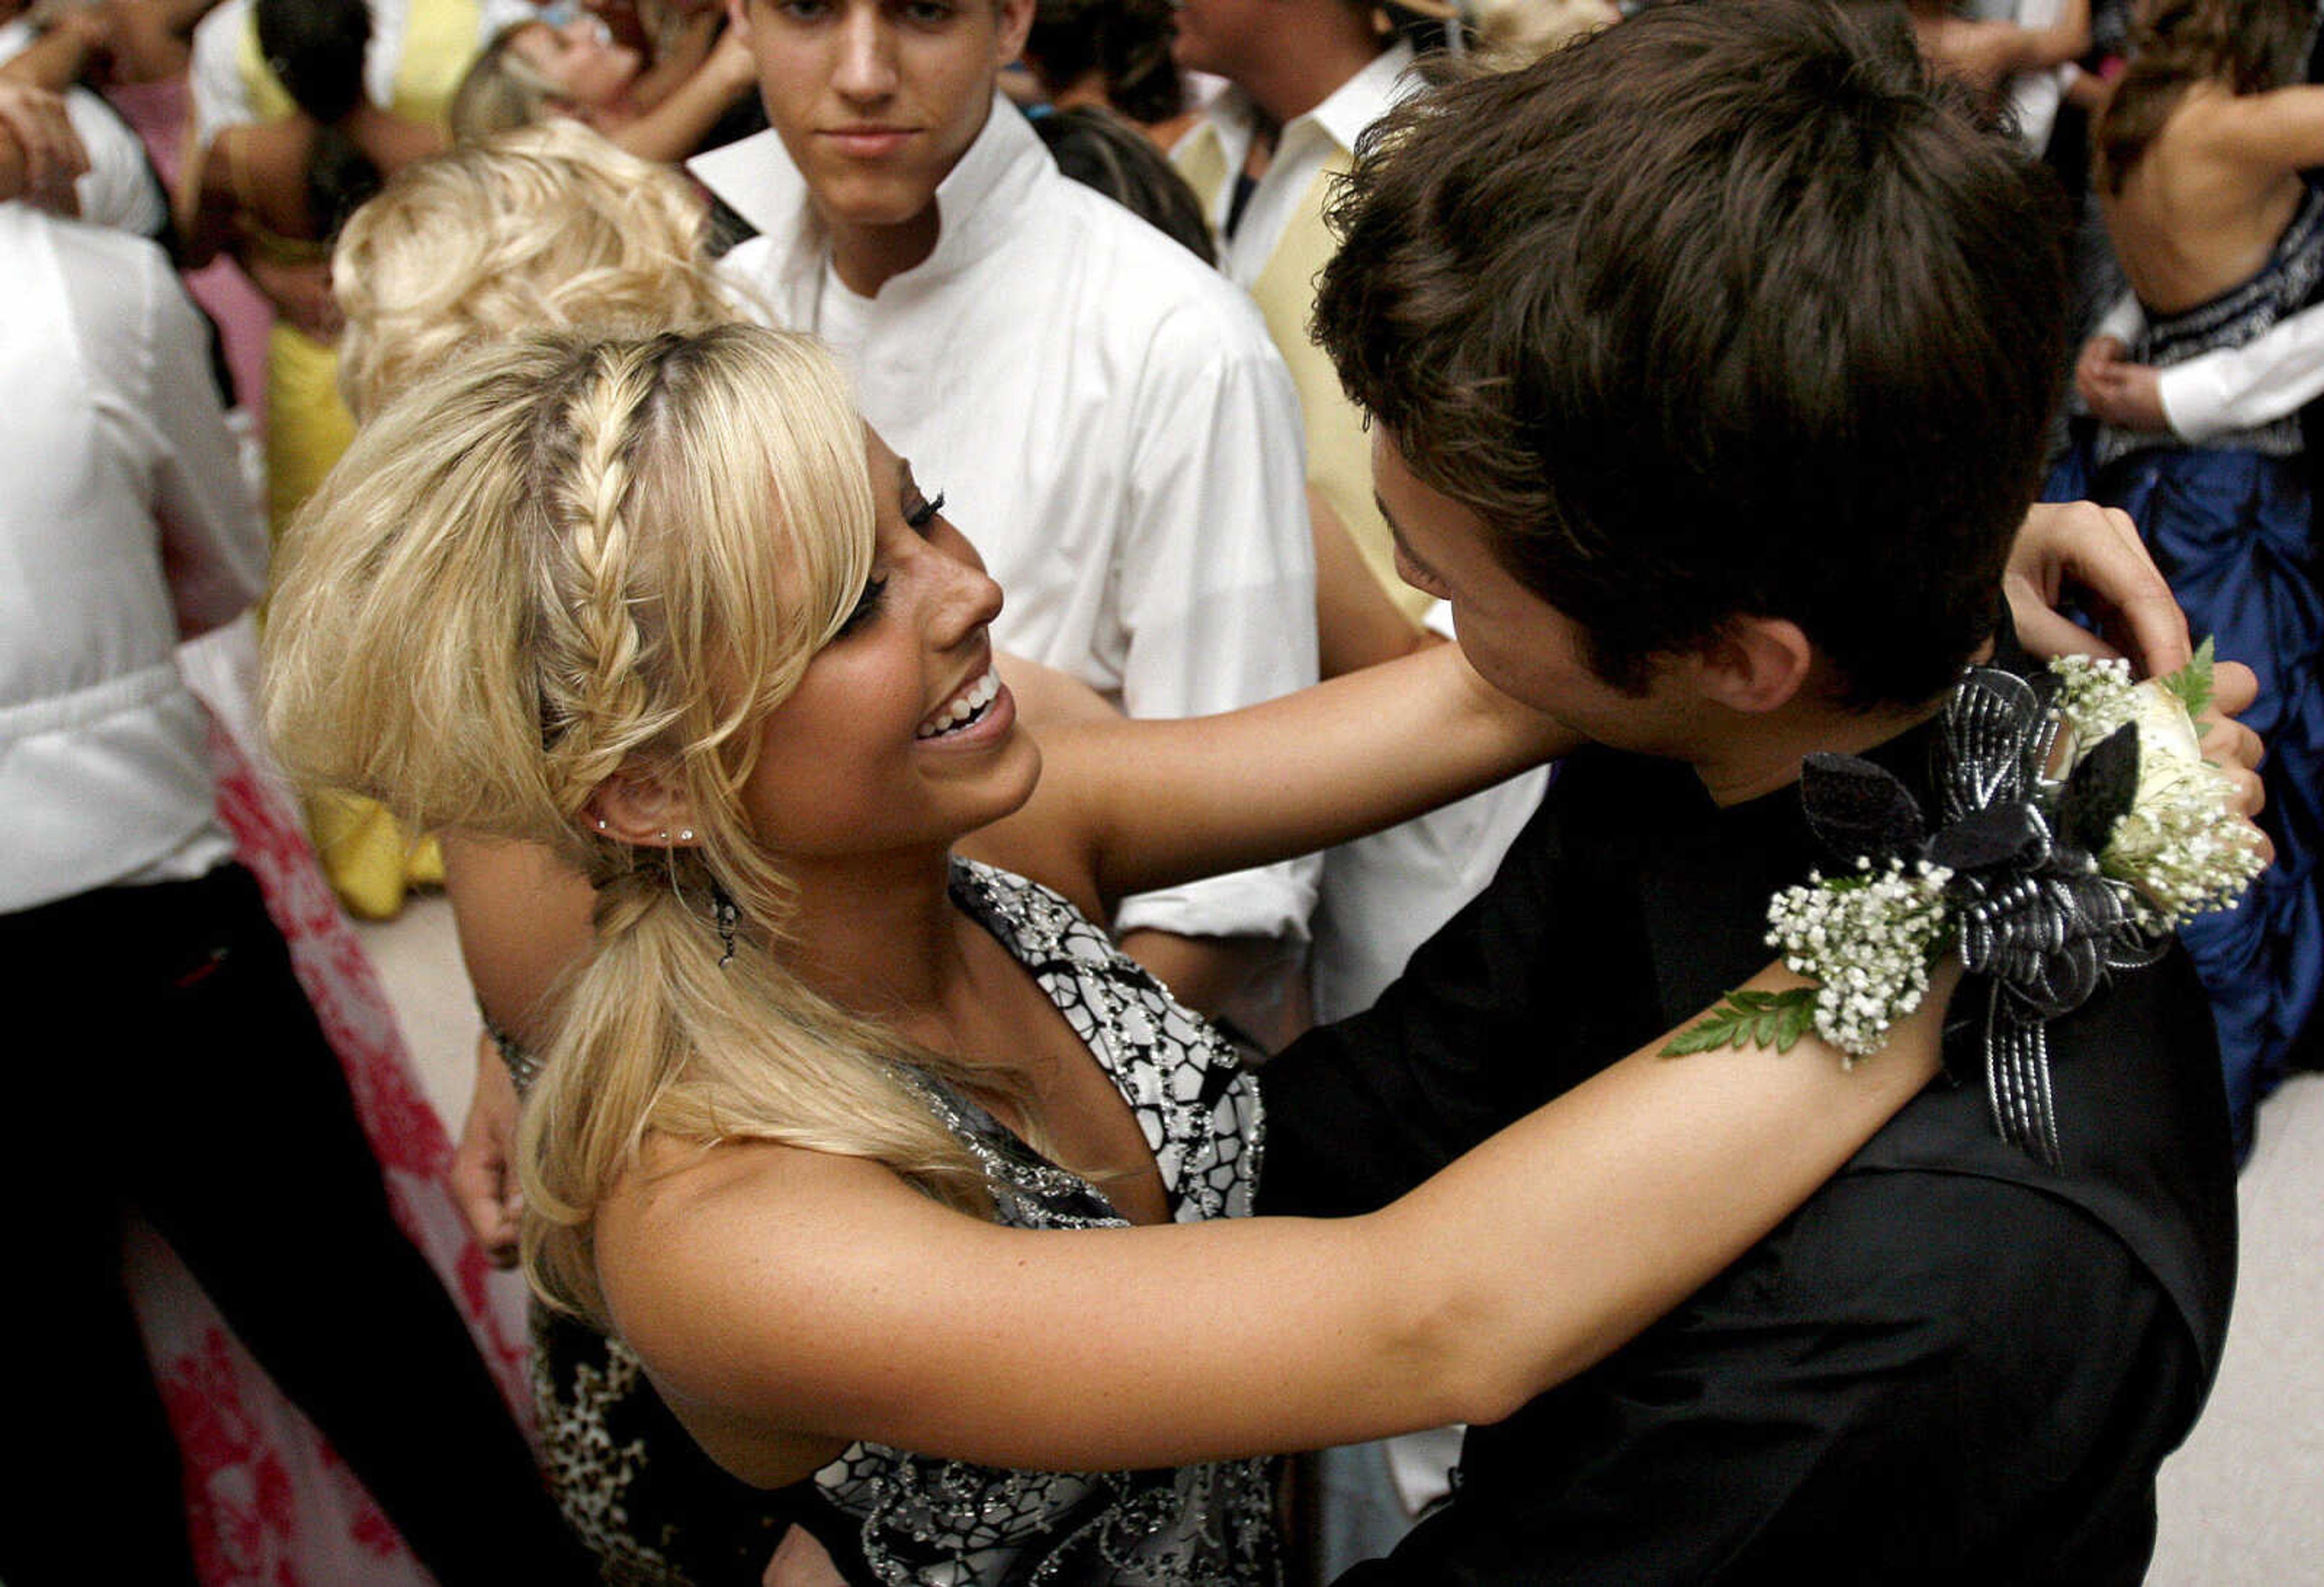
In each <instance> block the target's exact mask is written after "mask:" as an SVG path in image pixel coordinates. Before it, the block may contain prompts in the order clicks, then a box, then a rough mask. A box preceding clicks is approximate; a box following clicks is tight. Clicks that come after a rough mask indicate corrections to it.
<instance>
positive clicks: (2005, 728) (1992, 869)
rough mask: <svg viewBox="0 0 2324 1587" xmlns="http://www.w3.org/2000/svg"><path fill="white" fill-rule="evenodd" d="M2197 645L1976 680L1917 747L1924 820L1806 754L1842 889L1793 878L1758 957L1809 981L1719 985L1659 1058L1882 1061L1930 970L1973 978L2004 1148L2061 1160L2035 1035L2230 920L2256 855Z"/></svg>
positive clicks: (1900, 795) (1971, 677) (1803, 780)
mask: <svg viewBox="0 0 2324 1587" xmlns="http://www.w3.org/2000/svg"><path fill="white" fill-rule="evenodd" d="M2210 678H2211V646H2210V643H2209V641H2208V640H2207V641H2205V643H2204V645H2203V647H2202V648H2201V649H2200V650H2199V652H2198V653H2197V655H2196V657H2195V659H2194V661H2192V662H2191V663H2190V664H2189V665H2187V666H2186V667H2184V668H2182V669H2181V670H2180V671H2179V672H2177V673H2174V674H2172V675H2171V676H2170V677H2168V678H2160V679H2150V680H2148V681H2147V682H2145V683H2132V682H2131V679H2130V669H2129V666H2128V665H2127V664H2126V663H2124V662H2120V661H2096V660H2092V659H2090V658H2089V657H2087V656H2064V657H2061V658H2059V659H2058V660H2055V661H2052V663H2051V664H2050V668H2049V671H2048V672H2047V673H2046V674H2041V675H2039V676H2036V677H2035V678H2033V679H2031V680H2028V679H2024V678H2020V677H2018V676H2017V675H2016V674H2013V673H2006V672H1998V671H1995V670H1992V669H1990V668H1984V667H1977V668H1972V669H1970V670H1969V673H1968V674H1966V675H1965V676H1964V677H1963V678H1962V680H1961V682H1960V684H1959V685H1958V686H1957V687H1956V688H1955V689H1954V691H1953V693H1952V694H1951V695H1950V697H1949V698H1948V699H1947V701H1946V702H1945V705H1944V708H1943V711H1942V712H1941V718H1940V722H1939V731H1938V733H1937V736H1936V739H1935V742H1934V745H1933V748H1932V756H1933V758H1934V761H1935V764H1934V766H1933V767H1932V771H1933V774H1934V775H1933V777H1932V786H1933V788H1934V790H1935V792H1936V795H1937V797H1938V799H1939V800H1940V801H1941V806H1942V808H1941V810H1940V812H1938V816H1937V819H1936V820H1935V821H1933V822H1932V821H1930V820H1929V819H1928V817H1927V816H1926V815H1925V814H1924V813H1923V811H1922V810H1921V808H1920V805H1919V803H1917V802H1916V801H1915V800H1914V797H1913V794H1912V793H1911V792H1910V790H1908V789H1907V788H1906V787H1905V785H1904V784H1903V783H1902V782H1901V781H1899V780H1898V779H1897V778H1896V777H1895V776H1894V775H1890V774H1889V773H1888V772H1887V771H1886V770H1885V769H1884V768H1882V767H1880V766H1875V765H1874V764H1872V763H1871V762H1870V761H1867V760H1863V759H1860V758H1858V757H1854V756H1846V755H1812V756H1810V757H1808V758H1807V760H1806V762H1805V763H1804V765H1803V766H1802V768H1801V776H1800V798H1801V803H1802V805H1803V808H1804V810H1805V812H1806V814H1807V819H1808V823H1809V826H1810V828H1811V829H1812V830H1813V832H1814V833H1815V835H1816V837H1817V839H1818V840H1819V841H1820V842H1821V843H1822V844H1823V846H1824V847H1825V848H1826V849H1828V850H1829V851H1830V852H1831V853H1832V854H1834V855H1836V856H1840V857H1843V862H1845V860H1846V859H1848V858H1852V860H1853V864H1852V866H1851V867H1849V868H1848V869H1845V870H1842V871H1840V873H1839V874H1837V875H1833V876H1825V875H1823V874H1822V873H1821V872H1811V873H1809V876H1808V880H1807V883H1806V885H1803V886H1797V887H1787V888H1785V889H1784V890H1783V891H1782V892H1781V893H1778V894H1776V895H1775V898H1774V899H1773V900H1772V901H1771V902H1770V904H1769V905H1768V909H1767V921H1768V928H1769V930H1768V936H1767V941H1768V944H1769V946H1771V947H1775V948H1778V949H1781V950H1782V951H1783V956H1784V964H1785V965H1786V966H1787V967H1789V968H1791V969H1792V970H1794V971H1795V972H1796V973H1798V974H1800V975H1803V976H1806V977H1810V978H1811V979H1812V980H1813V981H1814V982H1815V983H1816V984H1815V985H1814V986H1803V987H1800V988H1797V989H1795V990H1794V991H1789V992H1748V991H1747V992H1734V993H1730V994H1729V995H1728V996H1727V998H1726V999H1725V1000H1724V1001H1722V1002H1721V1003H1720V1005H1719V1006H1718V1007H1717V1008H1716V1009H1714V1010H1712V1011H1711V1013H1710V1014H1707V1015H1705V1016H1704V1017H1703V1018H1702V1019H1701V1021H1700V1022H1698V1023H1695V1024H1693V1025H1692V1026H1690V1027H1688V1029H1687V1030H1685V1031H1684V1032H1681V1033H1680V1035H1678V1036H1677V1037H1676V1038H1675V1039H1674V1040H1673V1041H1672V1042H1671V1044H1670V1045H1669V1046H1668V1047H1667V1048H1665V1053H1667V1054H1669V1055H1672V1056H1677V1055H1682V1054H1685V1053H1690V1052H1703V1051H1708V1050H1711V1049H1714V1048H1720V1047H1729V1046H1733V1047H1741V1046H1746V1045H1757V1046H1772V1047H1775V1048H1776V1049H1777V1050H1789V1049H1790V1048H1791V1046H1792V1045H1793V1044H1794V1042H1796V1041H1798V1040H1799V1039H1800V1037H1801V1036H1802V1035H1803V1034H1805V1033H1806V1032H1807V1031H1808V1030H1809V1029H1811V1028H1812V1029H1813V1030H1814V1031H1815V1032H1817V1034H1819V1035H1821V1037H1823V1039H1824V1040H1825V1041H1830V1042H1831V1044H1832V1045H1833V1046H1835V1047H1838V1048H1839V1049H1840V1050H1841V1051H1842V1052H1843V1053H1845V1054H1847V1055H1848V1061H1849V1062H1851V1063H1852V1062H1853V1061H1854V1060H1856V1059H1858V1058H1862V1057H1865V1056H1867V1055H1868V1054H1870V1053H1873V1052H1876V1051H1877V1050H1879V1049H1880V1047H1881V1046H1882V1045H1883V1044H1884V1043H1885V1041H1886V1039H1887V1033H1888V1029H1889V1027H1890V1026H1891V1025H1892V1024H1894V1023H1895V1022H1896V1021H1897V1020H1900V1019H1902V1018H1904V1016H1905V1015H1907V1014H1911V1013H1912V1012H1913V1010H1914V1008H1916V1007H1918V1006H1919V1004H1920V1001H1921V998H1922V997H1923V995H1924V994H1925V993H1926V992H1927V990H1928V986H1929V970H1930V967H1931V966H1932V965H1933V964H1935V963H1936V962H1937V959H1938V956H1939V955H1941V954H1944V953H1948V952H1957V953H1959V954H1960V960H1961V963H1962V966H1963V967H1964V968H1966V969H1968V970H1969V972H1970V973H1971V974H1973V975H1978V976H1982V977H1986V979H1987V986H1988V995H1987V1008H1986V1016H1985V1032H1984V1047H1985V1079H1986V1093H1987V1099H1988V1101H1989V1102H1990V1104H1991V1106H1992V1111H1993V1120H1994V1124H1995V1127H1996V1128H1997V1130H1998V1131H1999V1132H2000V1133H2001V1135H2002V1137H2003V1138H2004V1139H2005V1140H2007V1141H2009V1142H2013V1143H2015V1144H2016V1145H2018V1146H2021V1147H2024V1149H2025V1150H2027V1151H2031V1152H2033V1154H2034V1155H2035V1156H2037V1157H2039V1158H2041V1159H2042V1160H2043V1161H2045V1162H2049V1163H2051V1164H2053V1165H2054V1164H2055V1163H2056V1162H2057V1161H2058V1160H2059V1157H2058V1133H2057V1120H2056V1116H2055V1113H2054V1111H2053V1109H2052V1103H2051V1096H2050V1063H2049V1047H2048V1041H2047V1039H2046V1038H2045V1036H2044V1034H2043V1027H2044V1025H2046V1024H2047V1023H2048V1022H2049V1021H2051V1020H2052V1019H2055V1018H2057V1017H2058V1016H2059V1015H2061V1014H2068V1013H2070V1012H2071V1011H2073V1010H2074V1009H2077V1008H2079V1007H2080V1006H2081V1005H2082V1004H2083V1003H2084V1002H2085V1001H2087V1000H2088V999H2089V996H2090V995H2091V994H2092V993H2093V992H2095V991H2097V990H2098V987H2099V986H2102V985H2103V984H2104V983H2105V981H2106V979H2107V976H2108V975H2109V974H2111V973H2113V972H2116V971H2120V970H2128V969H2135V968H2139V967H2141V966H2144V965H2148V964H2152V963H2153V961H2154V960H2155V959H2159V958H2160V957H2161V956H2162V954H2163V949H2165V947H2167V946H2168V944H2169V941H2170V937H2171V932H2172V931H2173V930H2174V929H2175V928H2176V927H2177V926H2178V925H2179V924H2180V922H2182V921H2185V920H2187V919H2188V918H2190V916H2193V915H2197V914H2201V913H2206V912H2208V911H2211V910H2218V909H2231V908H2233V907H2234V906H2235V904H2236V902H2237V901H2238V900H2239V899H2240V898H2241V897H2242V896H2243V894H2244V892H2245V890H2246V888H2248V887H2249V886H2250V885H2251V882H2252V879H2253V878H2254V877H2255V876H2257V875H2258V874H2259V872H2260V870H2261V868H2262V867H2263V865H2264V861H2263V860H2262V859H2261V858H2260V857H2259V855H2258V853H2257V852H2256V851H2255V849H2254V847H2253V845H2252V844H2251V842H2250V840H2249V834H2248V833H2247V832H2246V830H2245V829H2244V827H2243V824H2242V822H2241V821H2239V820H2238V819H2237V818H2236V815H2235V814H2234V812H2233V810H2232V808H2231V806H2232V795H2233V789H2232V786H2231V784H2229V782H2228V780H2227V776H2226V775H2225V774H2224V773H2222V772H2221V771H2220V770H2219V769H2218V767H2216V766H2211V765H2209V763H2208V762H2206V761H2205V760H2204V759H2203V757H2202V754H2201V752H2200V750H2199V748H2197V735H2196V731H2195V727H2194V721H2193V718H2194V717H2195V715H2196V714H2197V713H2199V712H2200V711H2202V710H2203V709H2204V708H2205V706H2207V705H2208V704H2209V700H2210Z"/></svg>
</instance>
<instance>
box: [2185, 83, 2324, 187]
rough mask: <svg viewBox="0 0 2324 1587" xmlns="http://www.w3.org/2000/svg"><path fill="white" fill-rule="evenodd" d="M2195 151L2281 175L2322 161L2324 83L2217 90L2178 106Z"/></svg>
mask: <svg viewBox="0 0 2324 1587" xmlns="http://www.w3.org/2000/svg"><path fill="white" fill-rule="evenodd" d="M2176 115H2177V117H2178V118H2180V119H2181V120H2183V121H2184V123H2185V127H2184V133H2185V135H2188V137H2189V140H2190V143H2191V145H2192V146H2193V148H2194V149H2195V150H2196V151H2200V152H2201V153H2203V154H2205V155H2208V156H2209V157H2210V158H2211V159H2214V160H2218V161H2221V162H2223V163H2226V164H2229V165H2235V166H2241V167H2245V168H2247V169H2250V170H2256V171H2258V172H2260V173H2262V174H2265V175H2271V176H2278V175H2288V174H2290V173H2292V172H2294V171H2301V170H2310V169H2311V168H2313V167H2315V166H2319V165H2324V87H2306V86H2301V87H2291V88H2276V89H2273V90H2271V91H2270V92H2268V93H2265V94H2233V95H2230V94H2225V93H2221V94H2214V95H2209V96H2204V97H2202V98H2199V99H2192V98H2191V96H2190V102H2189V103H2186V104H2183V105H2181V108H2180V109H2179V110H2178V111H2177V112H2176Z"/></svg>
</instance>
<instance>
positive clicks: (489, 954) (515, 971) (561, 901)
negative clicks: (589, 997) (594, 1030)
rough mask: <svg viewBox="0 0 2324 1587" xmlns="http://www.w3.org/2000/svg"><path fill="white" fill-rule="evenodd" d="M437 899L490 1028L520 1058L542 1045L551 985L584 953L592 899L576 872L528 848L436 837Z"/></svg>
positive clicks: (460, 835) (467, 836)
mask: <svg viewBox="0 0 2324 1587" xmlns="http://www.w3.org/2000/svg"><path fill="white" fill-rule="evenodd" d="M437 837H438V840H439V841H440V842H441V843H442V844H443V846H444V892H445V894H446V895H447V897H449V898H450V899H451V901H452V922H453V925H454V927H455V929H456V930H457V931H458V933H459V938H460V959H461V962H462V963H464V964H465V965H466V967H467V971H468V984H469V985H470V986H473V987H475V992H476V1001H477V1003H478V1004H481V1005H483V1008H484V1014H485V1016H486V1017H487V1018H489V1019H490V1020H491V1021H492V1022H493V1024H495V1025H497V1026H498V1027H499V1028H500V1029H502V1030H503V1031H505V1032H508V1033H509V1034H510V1035H511V1036H512V1037H514V1038H515V1039H516V1041H518V1043H519V1044H520V1045H521V1046H522V1047H523V1048H524V1049H525V1050H527V1051H530V1052H536V1053H537V1052H540V1051H542V1050H545V1049H546V1048H547V1046H548V1043H549V1023H548V1018H549V1009H550V997H551V995H552V993H553V991H554V989H555V987H556V986H557V982H558V977H560V976H562V975H563V974H564V973H565V972H566V970H567V969H568V968H571V967H572V966H574V965H576V964H578V963H579V962H580V960H581V956H582V954H583V953H584V952H585V951H586V949H587V948H588V946H589V937H590V931H591V925H590V917H591V912H592V911H593V910H595V907H596V901H597V894H596V893H595V890H594V889H592V888H591V887H590V885H589V884H588V882H587V880H586V878H584V877H583V876H582V875H581V873H580V872H578V871H576V870H575V869H573V867H570V866H568V865H567V864H566V863H565V862H564V861H562V860H560V859H558V858H557V856H556V855H554V854H552V853H551V852H549V850H548V849H544V848H541V847H540V846H539V845H538V844H533V843H516V842H510V841H507V840H504V839H485V838H479V837H477V836H475V834H473V833H468V832H439V833H438V834H437Z"/></svg>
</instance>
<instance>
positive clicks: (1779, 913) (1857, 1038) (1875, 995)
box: [1767, 859, 1952, 1060]
mask: <svg viewBox="0 0 2324 1587" xmlns="http://www.w3.org/2000/svg"><path fill="white" fill-rule="evenodd" d="M1856 863H1857V874H1856V875H1854V876H1836V877H1833V878H1831V879H1830V880H1826V879H1825V878H1824V877H1823V876H1821V874H1819V873H1815V872H1810V873H1809V876H1808V880H1807V885H1804V886H1799V887H1786V888H1784V890H1783V891H1782V892H1780V893H1778V894H1775V898H1774V899H1773V900H1771V901H1770V902H1769V904H1768V905H1767V923H1768V926H1769V928H1770V929H1769V931H1768V932H1767V944H1768V946H1769V947H1771V948H1777V949H1782V950H1783V955H1784V967H1785V968H1788V969H1791V970H1793V971H1794V972H1795V973H1797V974H1799V975H1803V976H1806V977H1810V978H1812V979H1813V980H1814V981H1816V982H1817V983H1818V985H1817V986H1816V989H1815V1027H1816V1032H1817V1034H1819V1035H1821V1037H1822V1038H1823V1039H1824V1040H1825V1041H1829V1042H1831V1044H1832V1045H1833V1046H1835V1047H1837V1048H1839V1049H1840V1050H1841V1051H1842V1052H1845V1053H1847V1054H1848V1055H1849V1059H1850V1060H1855V1059H1858V1058H1863V1057H1866V1056H1867V1055H1869V1054H1871V1053H1874V1052H1877V1051H1878V1050H1880V1048H1881V1046H1882V1044H1883V1043H1884V1042H1886V1040H1887V1037H1888V1027H1889V1026H1890V1025H1892V1024H1894V1023H1896V1022H1897V1021H1898V1020H1901V1019H1903V1018H1904V1016H1905V1015H1907V1014H1911V1013H1912V1012H1913V1011H1914V1009H1916V1008H1918V1007H1919V1006H1920V1005H1921V998H1922V996H1923V995H1924V994H1925V993H1926V992H1927V991H1928V989H1929V961H1930V959H1931V958H1932V949H1933V948H1934V947H1935V945H1936V942H1937V940H1938V939H1939V938H1940V937H1941V936H1942V935H1943V934H1944V931H1945V891H1944V890H1945V884H1946V883H1947V882H1948V881H1950V879H1951V877H1952V873H1951V872H1950V871H1948V870H1946V869H1945V868H1944V867H1942V866H1934V865H1931V864H1929V863H1928V861H1926V860H1922V861H1920V862H1919V863H1917V864H1916V865H1914V866H1913V867H1910V868H1907V867H1906V866H1905V865H1904V861H1902V860H1900V859H1891V860H1890V861H1889V862H1888V865H1887V868H1886V870H1883V871H1878V872H1875V871H1874V870H1873V869H1872V862H1871V861H1870V860H1868V859H1859V860H1858V861H1857V862H1856Z"/></svg>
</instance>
